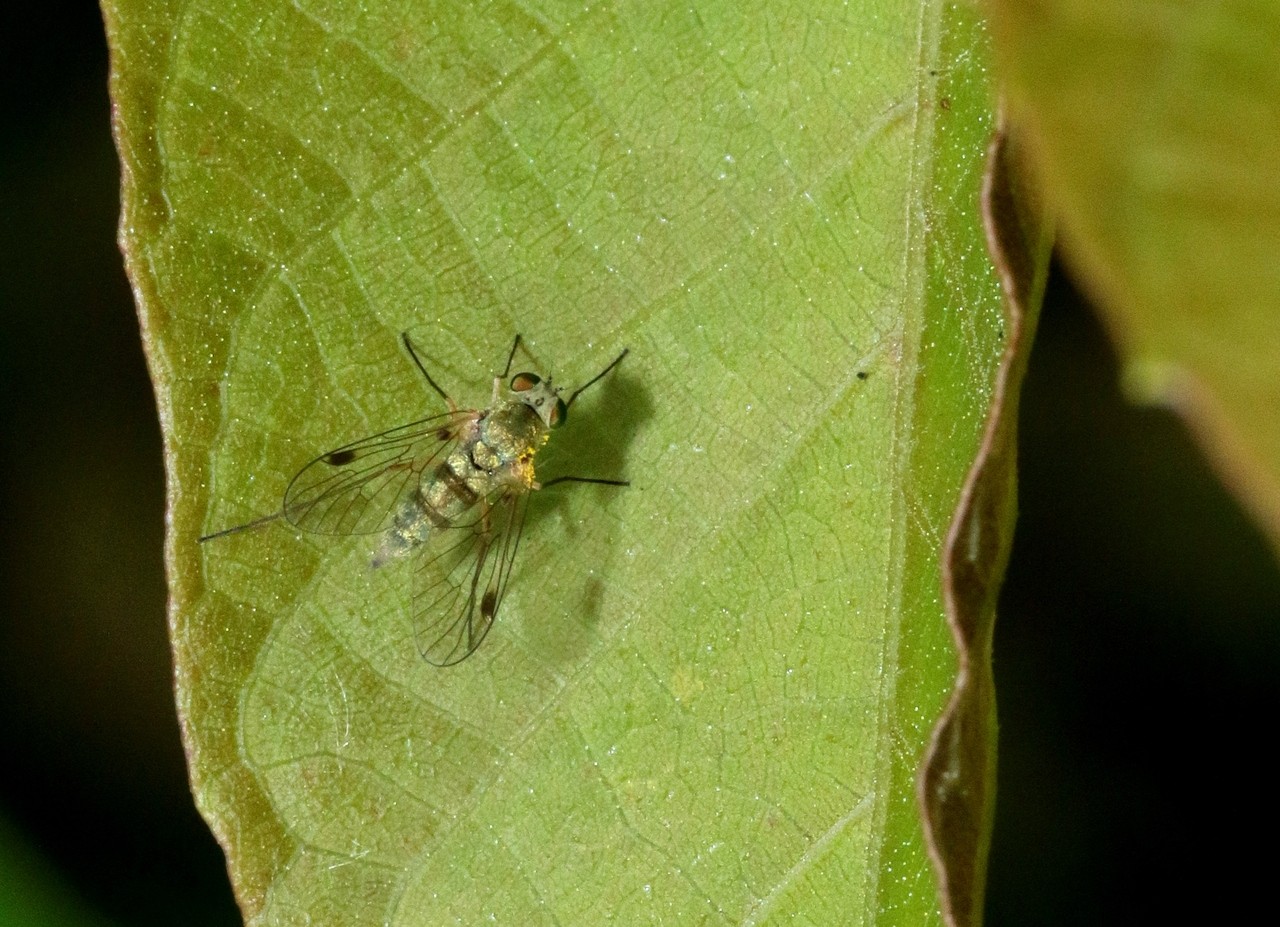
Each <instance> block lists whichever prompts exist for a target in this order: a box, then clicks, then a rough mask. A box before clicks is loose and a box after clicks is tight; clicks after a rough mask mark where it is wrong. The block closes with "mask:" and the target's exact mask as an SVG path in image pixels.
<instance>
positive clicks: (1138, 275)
mask: <svg viewBox="0 0 1280 927" xmlns="http://www.w3.org/2000/svg"><path fill="white" fill-rule="evenodd" d="M990 9H991V11H992V19H993V23H994V26H995V31H996V34H997V35H998V37H999V39H1000V50H1001V53H1002V54H1001V58H1002V62H1001V63H1002V64H1003V65H1004V67H1003V69H1002V70H1003V73H1004V74H1005V78H1006V80H1005V86H1006V89H1007V90H1008V95H1009V99H1010V103H1011V105H1012V108H1013V110H1014V112H1015V114H1016V118H1017V119H1018V121H1019V122H1020V123H1021V124H1023V125H1024V126H1026V128H1027V130H1028V136H1029V140H1030V142H1031V145H1032V147H1033V148H1034V149H1035V150H1036V154H1037V156H1038V157H1037V161H1038V164H1039V169H1040V171H1041V173H1042V175H1043V179H1044V181H1045V185H1046V189H1048V190H1049V191H1050V194H1049V195H1050V196H1051V197H1052V199H1053V200H1054V201H1055V203H1056V204H1057V206H1058V207H1059V208H1060V211H1061V219H1062V233H1063V242H1064V245H1065V246H1066V253H1067V255H1068V256H1069V257H1070V258H1071V262H1072V264H1073V265H1074V266H1075V268H1076V270H1077V271H1078V273H1079V274H1080V277H1081V280H1082V282H1083V283H1084V284H1085V285H1087V287H1088V288H1089V289H1090V290H1091V291H1092V293H1093V294H1094V295H1095V297H1096V301H1097V302H1098V304H1099V309H1100V311H1101V312H1102V313H1103V317H1104V319H1105V321H1106V322H1107V324H1108V326H1109V327H1110V329H1111V331H1112V333H1113V334H1114V335H1115V337H1116V340H1117V342H1118V344H1119V346H1120V349H1121V351H1122V353H1123V355H1124V359H1125V379H1126V384H1127V385H1128V387H1129V388H1130V391H1131V392H1132V393H1133V394H1134V395H1135V396H1138V397H1140V398H1144V399H1147V400H1158V401H1161V402H1165V403H1168V404H1170V405H1172V406H1173V407H1175V408H1176V409H1178V410H1179V411H1180V412H1181V413H1182V414H1183V416H1184V417H1185V418H1186V419H1187V420H1188V423H1189V424H1190V425H1191V426H1192V428H1193V429H1194V430H1195V431H1196V432H1197V435H1198V437H1199V439H1200V442H1201V444H1202V446H1203V447H1204V449H1205V452H1206V453H1207V454H1208V455H1209V456H1210V458H1211V459H1212V460H1213V462H1214V463H1215V465H1216V466H1217V468H1218V470H1219V472H1220V473H1221V474H1222V475H1223V476H1224V478H1225V479H1226V480H1227V482H1228V483H1229V484H1230V485H1231V486H1232V488H1233V489H1234V490H1235V491H1236V492H1237V493H1239V494H1240V496H1241V498H1242V499H1243V501H1244V502H1245V504H1246V505H1248V506H1249V507H1250V508H1251V509H1252V510H1253V512H1254V514H1255V516H1256V517H1257V518H1258V519H1259V521H1260V522H1261V523H1262V524H1263V525H1264V527H1265V529H1266V530H1267V531H1268V532H1269V533H1270V535H1271V538H1272V543H1273V545H1276V546H1277V549H1280V416H1277V415H1276V414H1275V409H1276V406H1277V404H1278V403H1280V364H1277V357H1280V354H1278V353H1277V345H1278V344H1280V264H1278V263H1277V262H1276V260H1275V255H1276V254H1277V253H1280V113H1278V111H1277V102H1276V101H1277V100H1280V57H1278V56H1277V55H1276V54H1275V49H1276V48H1277V46H1278V45H1280V8H1278V7H1277V6H1276V4H1274V3H1271V2H1269V0H1232V2H1227V3H1206V4H1180V3H1139V4H1132V3H1129V4H1115V3H1108V2H1105V0H1053V2H1048V3H1043V2H1037V3H1026V2H1023V0H999V2H993V3H992V4H990Z"/></svg>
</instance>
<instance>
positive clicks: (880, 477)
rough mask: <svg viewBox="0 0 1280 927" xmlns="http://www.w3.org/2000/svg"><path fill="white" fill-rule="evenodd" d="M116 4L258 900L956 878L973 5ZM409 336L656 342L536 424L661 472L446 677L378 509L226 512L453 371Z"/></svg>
mask: <svg viewBox="0 0 1280 927" xmlns="http://www.w3.org/2000/svg"><path fill="white" fill-rule="evenodd" d="M166 15H168V16H169V19H167V20H166V19H165V16H166ZM148 16H154V17H155V22H151V21H150V20H148V19H147V17H148ZM134 17H136V19H135V18H134ZM110 22H111V28H112V31H113V40H114V42H115V44H116V49H117V50H116V55H117V58H116V61H117V72H116V81H117V82H116V94H117V100H118V103H119V105H120V107H121V121H120V124H119V128H118V134H119V137H120V139H121V148H122V153H123V157H124V160H125V163H126V165H127V166H128V167H129V169H130V172H131V181H130V185H129V186H127V187H126V220H125V233H124V238H125V246H126V254H127V257H128V259H129V262H130V266H131V272H132V275H133V279H134V281H135V286H136V287H137V289H138V291H139V295H140V302H141V304H142V307H143V312H144V318H145V322H146V331H147V334H148V338H149V341H150V348H151V354H150V356H151V364H152V369H153V375H154V376H155V379H156V382H157V391H158V395H159V397H160V403H161V408H162V410H163V412H164V415H165V418H166V424H167V427H168V433H167V435H166V441H167V448H168V453H169V458H170V461H169V463H170V486H171V506H172V518H171V532H172V533H171V536H170V541H169V548H170V551H169V552H170V569H171V576H172V585H173V635H174V646H175V654H176V657H175V659H176V662H177V665H178V674H179V699H180V703H181V707H182V711H183V718H184V724H185V727H186V731H185V733H186V737H187V743H188V748H189V750H190V753H191V757H192V775H193V781H194V784H195V791H196V794H197V798H198V800H199V802H200V803H201V806H202V810H203V811H204V813H205V815H206V817H207V818H208V819H209V820H210V822H211V824H212V826H213V827H214V829H215V830H216V831H217V833H218V835H219V838H220V839H221V840H222V842H223V845H224V847H226V848H227V851H228V855H229V859H230V862H231V870H232V876H233V879H234V881H235V883H236V887H237V892H238V894H239V897H240V899H241V902H242V905H243V906H244V908H245V910H246V913H247V914H248V915H249V916H250V917H251V918H254V919H256V920H258V921H259V922H261V923H267V924H284V923H294V922H299V923H301V922H305V921H310V922H320V923H369V922H387V923H397V924H435V923H448V922H451V921H453V920H455V919H456V920H459V921H462V922H465V923H470V922H473V921H476V920H481V919H484V918H490V917H491V918H493V919H494V920H496V921H498V922H503V923H520V924H530V923H560V924H568V923H583V924H588V923H599V922H600V921H601V920H604V919H607V918H614V919H616V920H617V921H618V922H620V923H680V924H687V923H703V922H706V923H711V922H720V921H726V920H727V921H731V922H745V923H755V924H763V923H782V922H793V921H795V920H796V919H797V918H800V919H802V921H803V920H804V919H807V920H808V921H810V922H813V923H833V922H850V921H851V920H852V921H854V922H865V923H871V922H876V923H904V924H918V923H922V922H931V921H936V920H937V919H938V918H939V916H940V915H939V907H938V900H937V897H936V888H935V881H934V875H933V872H932V870H931V868H930V865H929V862H928V860H927V858H926V854H925V850H924V841H923V835H922V830H921V824H920V815H919V812H918V810H917V809H916V807H915V803H914V782H915V776H916V769H917V766H918V764H919V762H920V758H921V755H922V753H923V750H924V748H925V744H926V743H927V739H928V734H929V731H930V729H931V727H932V725H933V723H934V721H935V720H936V718H937V715H938V712H939V711H940V709H941V707H942V705H943V703H944V701H945V697H946V695H947V692H948V691H949V689H950V687H951V684H952V682H953V677H954V673H955V667H956V656H955V652H954V649H953V646H952V642H951V638H950V635H949V632H948V629H947V626H946V622H945V619H944V617H943V614H942V606H941V602H940V590H939V577H938V569H939V556H940V547H941V544H942V539H943V537H944V535H945V531H946V526H947V524H948V523H949V520H950V517H951V512H952V510H953V508H954V506H955V503H956V499H957V497H958V494H959V489H960V485H961V483H962V481H963V478H964V474H965V472H966V470H967V468H968V466H969V463H970V461H971V460H972V458H973V455H974V453H975V450H976V448H977V445H978V440H979V435H980V431H981V426H982V422H983V421H984V419H985V416H986V414H987V404H988V402H989V399H990V395H991V389H992V383H993V380H994V372H995V369H996V365H997V363H998V361H999V358H1000V353H1001V349H1002V347H1003V329H1002V325H1003V322H1002V313H1001V307H1000V303H999V298H998V292H997V289H996V286H995V278H994V275H993V274H992V272H991V270H990V267H989V265H988V262H987V259H986V256H985V252H984V249H983V243H982V234H981V228H980V222H979V219H978V214H977V198H978V184H979V177H980V174H981V169H982V152H983V147H984V145H985V142H986V137H987V134H988V133H989V131H990V116H989V110H988V106H989V104H988V99H987V96H986V90H987V88H986V85H985V82H984V78H983V64H982V63H983V61H984V57H985V47H984V44H983V40H982V36H981V32H980V30H979V29H978V27H977V25H976V23H975V21H974V19H973V18H972V15H971V12H970V11H967V10H965V9H961V10H955V9H952V8H950V7H944V6H941V5H926V6H923V7H917V6H913V5H909V4H893V3H879V4H866V5H863V6H862V7H859V8H856V9H852V10H851V9H848V8H846V7H845V6H843V5H841V4H831V5H830V6H829V7H821V8H814V7H812V6H806V7H805V8H804V10H803V12H801V11H798V10H797V11H792V15H784V14H783V13H782V12H779V11H777V10H772V9H769V8H766V7H761V8H759V9H751V10H748V9H744V8H743V7H741V6H740V5H736V4H724V5H708V6H705V7H698V8H693V9H691V8H689V7H688V6H681V5H669V6H668V5H662V6H655V5H652V4H622V5H614V6H601V7H591V8H583V7H580V6H573V5H571V6H567V7H565V8H564V9H559V8H551V7H546V8H532V7H494V8H489V7H485V8H478V9H474V8H471V7H470V6H460V7H458V8H453V7H449V6H444V5H441V6H439V7H437V8H432V9H429V10H428V9H422V8H416V7H411V8H407V9H404V10H402V9H400V8H399V7H397V8H396V9H395V10H394V12H393V11H390V10H383V9H379V8H373V7H371V6H368V5H361V4H355V3H352V4H308V3H302V4H294V5H285V6H279V7H276V6H272V5H267V4H249V3H247V2H241V3H230V4H227V3H221V4H218V5H216V7H215V6H213V5H203V4H194V3H192V4H186V5H181V6H178V7H176V8H175V9H174V10H173V11H172V12H171V13H167V14H166V13H164V12H157V11H156V10H155V8H154V7H152V8H149V9H148V10H147V11H145V12H144V11H138V10H134V9H133V8H132V7H131V6H128V7H126V6H125V5H123V4H121V5H120V6H119V7H117V8H115V9H114V12H112V13H111V15H110ZM166 26H167V28H166ZM153 36H154V37H155V38H154V39H153V38H151V37H153ZM148 43H150V44H148ZM166 43H167V44H166ZM134 63H137V67H138V69H139V70H138V72H137V74H136V76H134V72H132V71H130V70H128V68H127V66H129V67H132V66H133V65H134ZM401 331H408V332H410V333H411V335H412V336H413V338H414V340H415V342H416V343H417V344H418V345H419V346H420V347H421V348H422V350H423V353H424V355H425V358H426V360H427V362H428V363H429V364H430V365H431V370H432V375H433V377H434V378H435V379H436V380H437V381H438V382H440V383H441V384H442V385H444V386H445V387H446V389H448V390H449V391H450V392H451V394H453V395H454V396H455V397H456V398H457V399H458V400H459V401H460V402H462V403H463V404H465V405H475V406H483V405H484V404H485V403H486V402H487V401H488V395H489V392H490V389H491V386H490V378H491V377H492V375H493V374H494V372H495V371H496V370H497V369H499V368H500V367H501V365H502V360H503V357H504V352H505V349H506V347H507V346H508V345H509V343H510V338H511V336H512V334H513V333H514V332H516V331H521V332H522V333H523V334H524V335H525V337H526V339H528V341H529V344H530V347H531V350H532V353H533V355H534V357H535V358H536V364H535V361H533V360H531V361H530V364H531V365H536V367H537V369H539V370H540V372H542V373H554V374H555V375H556V376H557V378H558V380H559V381H560V382H563V383H567V384H573V383H576V382H582V381H583V380H585V379H586V378H588V377H589V376H591V375H593V374H594V373H595V372H596V371H598V370H599V369H601V368H602V367H603V366H604V365H605V364H606V363H607V362H608V361H609V360H610V359H611V358H612V357H613V356H615V355H616V353H617V352H618V351H619V350H620V349H621V348H622V347H624V346H626V347H630V348H631V350H632V353H631V355H630V356H629V357H628V358H627V359H626V361H625V362H624V363H623V365H622V366H621V367H620V368H619V370H618V371H616V372H615V374H613V375H611V376H610V378H608V379H607V380H605V381H603V382H602V383H601V384H600V385H599V386H597V387H594V388H593V390H592V391H591V392H589V393H587V394H584V396H583V399H582V401H581V402H580V403H579V404H578V405H576V406H575V407H574V411H573V416H572V419H571V421H570V423H569V425H568V426H567V427H566V428H565V429H564V431H563V432H562V433H561V432H558V433H557V434H556V435H555V436H554V438H553V442H552V445H551V446H550V447H549V448H548V451H547V453H546V454H545V455H543V456H541V457H540V458H539V472H540V474H543V475H544V476H554V475H557V474H559V473H565V472H572V473H581V474H584V475H593V476H609V477H619V476H622V477H626V478H628V479H630V480H631V482H632V485H631V486H630V487H628V488H626V489H622V490H617V489H609V488H604V487H572V486H567V487H560V488H557V489H556V490H553V491H548V492H547V493H546V494H542V495H540V496H539V497H537V498H535V499H534V500H533V502H532V506H531V516H530V523H529V527H528V530H527V532H526V535H525V538H524V540H523V543H522V550H521V558H520V561H519V562H518V564H517V566H516V574H515V577H514V581H513V583H512V586H511V591H510V593H509V596H508V598H507V600H506V602H505V603H504V605H503V608H502V612H501V614H500V615H499V618H498V622H497V626H496V627H495V629H494V631H493V633H492V634H491V635H490V637H489V639H488V640H487V641H486V642H485V644H484V646H483V648H482V649H481V650H480V651H479V652H478V653H477V654H476V655H475V656H474V657H472V658H471V659H469V660H468V661H466V662H464V663H463V664H461V665H460V666H458V667H454V668H451V669H447V670H440V669H437V668H435V667H432V666H430V665H428V664H427V663H425V661H423V660H422V659H421V658H420V657H419V656H418V654H417V652H416V648H415V646H414V642H413V637H412V627H411V622H410V620H409V616H408V606H407V600H408V593H409V588H410V586H411V582H412V580H411V578H410V577H409V576H408V573H409V572H411V564H409V565H405V564H395V565H391V566H388V567H384V568H383V569H380V570H371V569H370V567H369V558H370V554H371V551H372V549H373V547H375V546H376V539H375V540H373V541H370V539H368V538H363V537H356V538H349V539H342V538H339V539H333V538H328V537H318V536H310V535H299V534H296V533H295V532H293V531H291V530H289V529H288V528H287V527H286V526H285V525H284V524H283V523H281V522H276V523H273V524H269V525H266V526H264V527H262V528H260V529H258V530H255V531H251V532H245V533H241V534H236V535H230V536H227V537H223V538H218V539H216V540H214V541H211V542H208V543H207V544H205V545H203V546H201V545H197V544H196V540H195V539H196V538H197V537H198V536H199V535H201V534H205V533H208V532H211V531H215V530H218V529H222V528H226V527H228V526H230V525H234V524H236V523H239V522H244V521H247V520H249V519H251V518H253V517H255V516H259V515H264V514H269V513H271V512H273V511H278V510H279V507H280V505H281V498H282V496H283V493H284V489H285V487H286V486H287V485H288V482H289V480H290V479H291V477H292V476H293V474H294V473H295V472H296V471H297V470H298V469H299V468H300V467H301V466H303V465H304V464H305V463H306V462H307V461H308V460H310V459H312V458H313V457H314V456H315V455H316V454H318V453H320V452H322V451H325V450H327V449H329V448H332V447H337V446H339V445H342V444H345V443H347V442H349V441H351V440H355V439H358V438H361V437H364V436H365V435H368V434H372V433H375V432H378V431H380V430H383V429H386V428H390V427H394V426H396V425H399V424H402V423H404V422H406V421H410V420H413V419H417V418H421V417H424V416H426V415H430V414H433V413H434V412H437V411H442V409H441V407H440V403H439V399H438V397H436V396H434V395H433V394H432V393H431V392H430V390H428V389H426V388H424V386H423V384H422V383H421V378H420V376H419V375H418V373H417V371H416V370H415V369H414V368H413V366H412V365H411V364H410V363H409V361H408V359H407V357H406V356H405V355H404V354H403V352H402V350H401V349H400V345H399V341H398V335H399V333H400V332H401ZM561 489H563V490H564V491H563V492H562V491H561ZM553 493H554V495H553ZM1005 517H1010V513H1005Z"/></svg>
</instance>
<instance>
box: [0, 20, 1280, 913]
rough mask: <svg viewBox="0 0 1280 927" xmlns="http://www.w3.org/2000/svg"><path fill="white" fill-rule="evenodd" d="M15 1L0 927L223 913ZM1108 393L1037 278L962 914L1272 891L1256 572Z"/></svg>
mask: <svg viewBox="0 0 1280 927" xmlns="http://www.w3.org/2000/svg"><path fill="white" fill-rule="evenodd" d="M30 6H31V7H32V9H30V10H26V11H24V13H23V15H24V16H25V17H27V18H25V19H24V20H23V21H21V22H18V21H15V20H14V19H13V16H14V15H15V14H14V12H13V11H12V10H10V9H8V8H6V10H5V11H4V12H3V13H0V16H3V17H5V20H6V21H4V22H3V23H0V67H3V68H4V70H5V73H4V77H3V80H2V81H0V95H2V96H0V107H2V112H0V126H3V130H2V133H3V134H2V135H0V254H3V255H4V258H5V271H4V273H3V274H2V275H0V306H2V307H3V324H4V337H3V339H0V352H3V353H2V354H0V466H2V467H3V484H2V485H0V492H2V493H3V497H2V498H0V512H2V513H3V519H2V523H3V526H4V528H3V532H2V537H3V544H4V551H3V560H2V561H0V596H2V597H3V598H2V599H0V607H2V608H3V614H2V615H0V743H3V744H4V752H3V758H2V761H0V925H3V927H7V925H8V924H21V925H40V924H65V925H72V924H75V925H82V924H95V925H96V924H119V925H138V927H149V925H166V927H167V925H171V924H184V925H234V924H237V923H239V921H238V917H237V914H236V911H235V907H234V904H233V902H232V900H231V896H230V891H229V888H228V887H227V882H226V875H225V871H224V869H223V861H222V856H221V853H220V851H219V850H218V848H217V847H216V845H215V844H214V842H213V840H212V838H211V837H210V836H209V833H208V831H207V830H206V829H205V827H204V825H203V823H202V822H201V821H200V819H199V817H198V816H197V814H196V812H195V810H194V808H193V806H192V803H191V799H190V796H189V794H188V792H187V782H186V772H185V768H184V765H183V758H182V751H181V746H180V742H179V738H178V731H177V721H176V718H175V716H174V709H173V704H172V697H171V691H170V665H169V651H168V646H167V643H166V640H165V616H164V601H165V589H164V576H163V573H162V565H161V559H160V551H161V538H162V532H163V472H162V469H161V457H160V435H159V431H158V425H157V422H156V417H155V411H154V404H153V400H152V395H151V390H150V386H149V384H148V381H147V376H146V372H145V369H144V366H143V358H142V351H141V347H140V345H139V341H138V330H137V322H136V319H135V316H134V311H133V305H132V301H131V296H130V293H129V289H128V285H127V283H126V281H125V278H124V273H123V270H122V268H121V262H120V256H119V253H118V252H117V250H116V245H115V223H116V215H117V208H118V204H117V195H118V193H117V188H118V175H117V170H118V169H117V163H116V158H115V153H114V151H113V149H112V146H111V138H110V127H109V122H108V118H109V116H108V114H109V104H108V100H107V87H106V73H107V61H106V51H105V43H104V40H103V37H102V24H101V19H100V17H99V14H98V11H97V9H96V7H94V6H93V5H92V4H90V3H86V2H83V0H81V2H70V0H57V2H47V3H43V4H31V5H30ZM32 16H35V17H36V18H35V19H32V18H30V17H32ZM1117 382H1118V374H1117V369H1116V365H1115V359H1114V357H1113V356H1112V354H1111V351H1110V349H1109V347H1108V344H1107V342H1106V340H1105V338H1104V337H1103V335H1102V334H1101V332H1100V331H1099V328H1098V325H1097V323H1096V322H1095V320H1094V318H1093V317H1092V315H1091V314H1090V312H1089V310H1088V308H1087V307H1086V306H1084V305H1082V303H1081V301H1080V299H1079V298H1078V297H1077V296H1076V294H1075V293H1074V292H1073V291H1072V290H1071V287H1070V284H1069V283H1068V282H1067V281H1066V280H1065V278H1064V277H1063V276H1061V275H1057V276H1055V279H1054V280H1053V282H1052V283H1051V286H1050V293H1049V298H1048V300H1047V305H1046V307H1045V311H1044V317H1043V320H1042V322H1041V326H1040V335H1039V338H1038V340H1037V342H1036V347H1035V351H1034V354H1033V357H1032V361H1031V369H1030V374H1029V377H1028V380H1027V386H1026V393H1025V397H1024V399H1023V407H1022V437H1023V444H1022V465H1021V466H1022V470H1021V490H1020V499H1021V502H1020V504H1021V511H1022V514H1021V518H1020V521H1019V524H1018V535H1017V541H1016V544H1015V548H1014V552H1013V561H1012V564H1011V567H1010V574H1009V580H1008V584H1007V587H1006V590H1005V594H1004V599H1003V602H1002V607H1001V617H1000V622H999V627H998V630H997V634H996V649H995V661H996V662H995V667H996V677H997V684H998V689H999V697H1000V716H1001V741H1000V751H1001V763H1000V790H999V801H998V810H997V819H996V830H995V839H994V848H993V855H992V861H991V882H990V887H989V898H988V924H989V925H990V927H1003V925H1046V927H1048V925H1073V927H1074V925H1078V924H1100V923H1108V922H1110V923H1130V922H1132V921H1134V920H1137V919H1139V918H1141V919H1143V920H1146V921H1148V922H1181V921H1187V920H1189V919H1191V918H1192V917H1195V916H1201V915H1203V914H1209V913H1212V914H1213V915H1215V919H1216V920H1219V921H1221V920H1225V919H1227V918H1231V917H1234V916H1241V915H1244V914H1248V913H1252V912H1253V911H1254V910H1255V909H1258V908H1260V909H1262V910H1267V909H1268V908H1269V906H1270V903H1271V901H1272V898H1271V895H1272V892H1271V886H1270V884H1269V880H1268V879H1267V878H1265V876H1266V875H1268V874H1269V870H1270V865H1269V863H1270V860H1271V858H1273V857H1274V851H1273V850H1259V849H1257V847H1256V841H1257V840H1258V839H1259V838H1261V839H1262V840H1266V839H1268V837H1269V835H1270V832H1271V828H1272V825H1273V824H1274V820H1275V812H1274V810H1273V808H1274V804H1275V803H1274V801H1273V800H1272V799H1271V798H1270V797H1269V796H1270V795H1271V792H1272V788H1273V786H1272V779H1273V776H1272V773H1271V768H1270V767H1271V764H1270V762H1269V761H1266V760H1265V759H1264V756H1263V751H1264V750H1265V749H1268V748H1269V747H1270V743H1269V742H1270V740H1271V738H1272V737H1273V736H1274V733H1275V730H1276V728H1275V719H1276V717H1277V713H1278V712H1277V709H1280V686H1278V685H1277V678H1278V673H1277V671H1278V669H1280V572H1278V571H1277V568H1276V565H1275V562H1274V561H1273V560H1272V559H1271V556H1270V553H1269V551H1268V549H1267V548H1266V546H1265V545H1264V543H1263V541H1262V539H1261V537H1260V535H1259V533H1258V531H1257V530H1256V529H1255V528H1254V527H1253V526H1252V525H1251V524H1250V523H1249V522H1248V521H1247V520H1246V519H1245V517H1244V516H1243V515H1242V514H1241V512H1240V510H1239V507H1238V506H1237V505H1236V504H1235V503H1234V502H1233V501H1232V500H1231V499H1230V498H1229V497H1228V496H1227V495H1226V494H1225V493H1224V492H1223V491H1222V489H1221V488H1220V487H1219V486H1218V484H1217V482H1216V481H1215V479H1214V477H1213V475H1212V474H1211V473H1209V472H1208V470H1207V469H1206V467H1205V465H1204V463H1203V459H1202V457H1201V455H1200V454H1199V452H1198V451H1197V450H1196V448H1195V447H1194V446H1193V445H1192V444H1191V443H1190V441H1189V440H1188V439H1187V437H1186V435H1185V433H1184V430H1183V429H1182V427H1181V426H1180V424H1179V423H1178V422H1177V421H1176V420H1174V419H1173V418H1171V417H1170V416H1169V415H1168V414H1166V413H1164V412H1161V411H1159V410H1152V409H1141V408H1135V407H1132V406H1129V405H1127V404H1126V403H1125V401H1124V400H1123V398H1122V397H1121V396H1120V395H1119V392H1118V389H1117Z"/></svg>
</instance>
